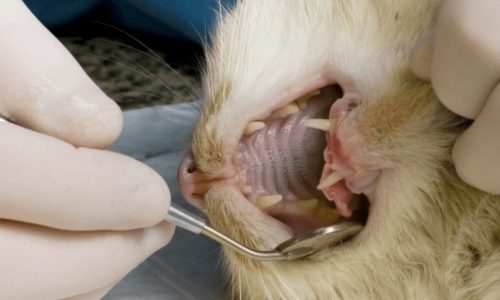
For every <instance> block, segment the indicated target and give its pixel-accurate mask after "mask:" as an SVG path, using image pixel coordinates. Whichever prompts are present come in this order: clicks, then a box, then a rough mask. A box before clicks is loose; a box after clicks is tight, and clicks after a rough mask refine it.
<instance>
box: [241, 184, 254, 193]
mask: <svg viewBox="0 0 500 300" xmlns="http://www.w3.org/2000/svg"><path fill="white" fill-rule="evenodd" d="M252 191H253V189H252V187H251V186H249V185H245V186H244V187H243V193H244V194H250V193H251V192H252Z"/></svg>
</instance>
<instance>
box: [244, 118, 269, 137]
mask: <svg viewBox="0 0 500 300" xmlns="http://www.w3.org/2000/svg"><path fill="white" fill-rule="evenodd" d="M264 127H266V124H265V123H264V122H260V121H254V122H250V123H248V124H247V127H245V135H251V134H252V133H254V132H256V131H257V130H260V129H262V128H264Z"/></svg>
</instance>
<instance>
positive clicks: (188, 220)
mask: <svg viewBox="0 0 500 300" xmlns="http://www.w3.org/2000/svg"><path fill="white" fill-rule="evenodd" d="M165 220H166V221H169V222H172V223H174V224H175V225H177V226H179V227H182V228H184V229H186V230H187V231H190V232H192V233H195V234H200V233H201V232H202V231H203V227H205V226H206V221H205V220H203V219H202V218H200V217H198V216H196V215H194V214H192V213H190V212H188V211H185V210H183V209H181V208H178V207H175V206H173V205H171V206H170V208H169V209H168V212H167V215H166V216H165Z"/></svg>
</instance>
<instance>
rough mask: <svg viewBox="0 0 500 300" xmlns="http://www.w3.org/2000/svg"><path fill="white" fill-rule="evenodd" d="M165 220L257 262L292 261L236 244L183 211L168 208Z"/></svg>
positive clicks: (286, 257)
mask: <svg viewBox="0 0 500 300" xmlns="http://www.w3.org/2000/svg"><path fill="white" fill-rule="evenodd" d="M165 220H166V221H169V222H172V223H174V224H175V225H177V226H179V227H181V228H183V229H186V230H187V231H190V232H192V233H195V234H200V233H201V234H203V235H205V236H207V237H209V238H211V239H212V240H214V241H216V242H218V243H219V244H222V245H224V246H227V247H229V248H231V249H232V250H234V251H236V252H238V253H240V254H242V255H244V256H246V257H248V258H253V259H257V260H287V259H293V258H292V257H288V256H286V255H283V254H282V253H281V252H279V251H277V250H273V251H258V250H254V249H250V248H247V247H245V246H243V245H242V244H240V243H238V242H236V241H235V240H233V239H231V238H229V237H228V236H226V235H225V234H222V233H221V232H219V231H217V230H215V229H214V228H212V227H210V226H208V225H207V224H206V221H205V220H203V219H201V218H200V217H198V216H196V215H194V214H192V213H190V212H188V211H185V210H183V209H181V208H178V207H175V206H172V205H171V206H170V208H169V209H168V212H167V215H166V216H165Z"/></svg>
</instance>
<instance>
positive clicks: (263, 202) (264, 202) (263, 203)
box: [255, 194, 283, 209]
mask: <svg viewBox="0 0 500 300" xmlns="http://www.w3.org/2000/svg"><path fill="white" fill-rule="evenodd" d="M281 200H283V196H281V195H280V194H276V195H269V196H259V197H257V199H256V200H255V203H256V204H257V206H258V207H259V208H260V209H266V208H269V207H271V206H273V205H276V204H278V203H280V202H281Z"/></svg>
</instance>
